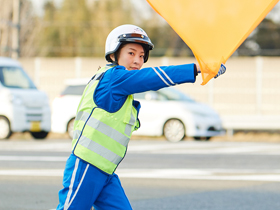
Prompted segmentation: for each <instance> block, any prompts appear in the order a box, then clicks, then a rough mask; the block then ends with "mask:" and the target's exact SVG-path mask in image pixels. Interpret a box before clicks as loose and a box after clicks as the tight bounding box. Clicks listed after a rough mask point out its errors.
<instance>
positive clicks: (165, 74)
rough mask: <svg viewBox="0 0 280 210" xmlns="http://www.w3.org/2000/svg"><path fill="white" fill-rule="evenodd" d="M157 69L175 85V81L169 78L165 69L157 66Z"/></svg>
mask: <svg viewBox="0 0 280 210" xmlns="http://www.w3.org/2000/svg"><path fill="white" fill-rule="evenodd" d="M158 69H159V70H160V71H161V72H162V73H163V74H164V76H165V77H166V78H167V79H168V80H169V82H170V83H171V84H173V85H175V83H174V82H173V81H172V80H171V79H170V77H169V76H168V75H167V74H166V73H165V71H163V70H162V69H161V68H160V67H158Z"/></svg>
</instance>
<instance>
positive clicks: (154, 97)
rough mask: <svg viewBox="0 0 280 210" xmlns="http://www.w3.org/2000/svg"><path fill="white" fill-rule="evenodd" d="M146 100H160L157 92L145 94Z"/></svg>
mask: <svg viewBox="0 0 280 210" xmlns="http://www.w3.org/2000/svg"><path fill="white" fill-rule="evenodd" d="M145 99H146V100H147V101H155V100H158V94H157V93H156V92H148V93H146V94H145Z"/></svg>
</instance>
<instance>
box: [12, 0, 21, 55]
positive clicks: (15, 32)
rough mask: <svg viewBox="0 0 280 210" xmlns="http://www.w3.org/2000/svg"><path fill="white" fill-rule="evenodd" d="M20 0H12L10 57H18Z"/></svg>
mask: <svg viewBox="0 0 280 210" xmlns="http://www.w3.org/2000/svg"><path fill="white" fill-rule="evenodd" d="M19 15H20V0H13V26H12V27H13V28H12V58H14V59H18V58H19V51H20V49H19V30H20V24H19Z"/></svg>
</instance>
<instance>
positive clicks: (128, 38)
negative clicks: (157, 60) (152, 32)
mask: <svg viewBox="0 0 280 210" xmlns="http://www.w3.org/2000/svg"><path fill="white" fill-rule="evenodd" d="M118 40H119V42H135V43H139V44H145V45H147V46H148V49H149V50H152V49H153V48H154V45H153V43H152V42H151V40H150V39H149V37H147V36H145V35H143V34H137V33H131V34H122V35H120V36H119V37H118Z"/></svg>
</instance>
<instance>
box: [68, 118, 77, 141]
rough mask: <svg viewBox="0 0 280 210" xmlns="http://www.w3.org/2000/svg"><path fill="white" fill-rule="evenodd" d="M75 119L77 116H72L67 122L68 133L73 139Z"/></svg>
mask: <svg viewBox="0 0 280 210" xmlns="http://www.w3.org/2000/svg"><path fill="white" fill-rule="evenodd" d="M74 121H75V118H72V119H71V120H70V121H69V122H68V124H67V133H68V135H69V137H70V138H71V139H73V132H74Z"/></svg>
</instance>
